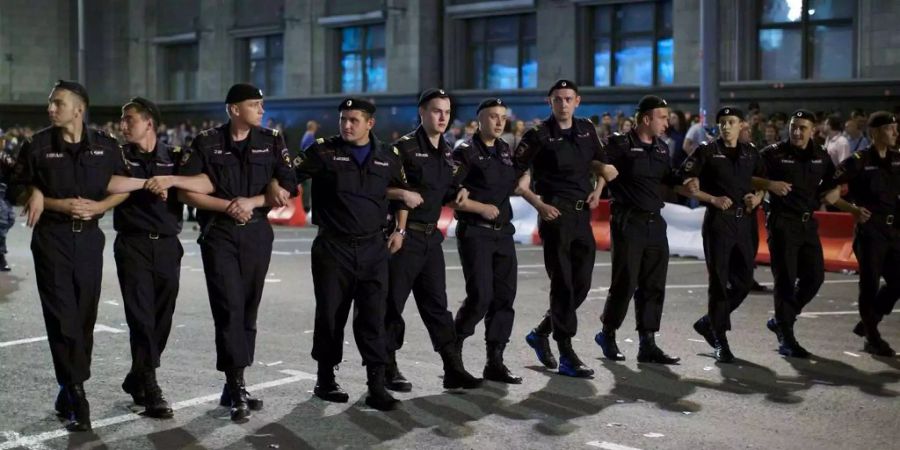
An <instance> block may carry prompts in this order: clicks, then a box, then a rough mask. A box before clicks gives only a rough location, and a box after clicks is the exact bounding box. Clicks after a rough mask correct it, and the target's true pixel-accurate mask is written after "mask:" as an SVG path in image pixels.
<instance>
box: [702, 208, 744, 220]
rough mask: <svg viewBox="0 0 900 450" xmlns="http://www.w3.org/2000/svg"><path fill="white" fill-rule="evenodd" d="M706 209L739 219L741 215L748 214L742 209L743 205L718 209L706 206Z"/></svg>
mask: <svg viewBox="0 0 900 450" xmlns="http://www.w3.org/2000/svg"><path fill="white" fill-rule="evenodd" d="M708 210H709V211H713V212H715V213H718V214H722V215H725V216H728V217H734V218H737V219H740V218H742V217H744V216H749V215H750V213H748V212H747V211H745V210H744V207H743V206H741V207H739V208H738V207H731V208H728V209H719V208H716V207H710V208H708Z"/></svg>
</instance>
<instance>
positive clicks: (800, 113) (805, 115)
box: [791, 109, 816, 123]
mask: <svg viewBox="0 0 900 450" xmlns="http://www.w3.org/2000/svg"><path fill="white" fill-rule="evenodd" d="M795 117H796V118H797V119H806V120H808V121H810V122H812V123H816V115H815V114H813V113H812V111H809V110H806V109H798V110H796V111H794V112H793V113H792V114H791V118H792V119H793V118H795Z"/></svg>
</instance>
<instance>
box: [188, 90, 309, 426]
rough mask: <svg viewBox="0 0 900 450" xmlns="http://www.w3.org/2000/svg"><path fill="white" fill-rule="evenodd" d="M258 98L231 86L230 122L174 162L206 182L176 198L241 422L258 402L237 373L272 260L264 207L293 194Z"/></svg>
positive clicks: (230, 400)
mask: <svg viewBox="0 0 900 450" xmlns="http://www.w3.org/2000/svg"><path fill="white" fill-rule="evenodd" d="M262 98H263V95H262V91H260V90H259V89H257V88H256V87H254V86H251V85H249V84H236V85H234V86H232V87H231V89H229V90H228V96H227V97H226V99H225V103H226V104H227V111H228V115H229V117H230V121H229V122H227V123H225V124H224V125H222V126H220V127H218V128H212V129H209V130H205V131H203V132H202V133H200V135H199V136H197V137H196V138H195V139H194V142H193V144H192V145H191V147H192V149H191V150H190V151H188V152H186V153H184V155H183V156H182V158H181V166H182V167H181V168H180V169H179V172H180V173H181V174H182V175H187V176H191V175H199V174H201V173H203V174H206V175H207V176H209V179H210V181H212V184H213V186H214V188H215V193H214V194H212V195H206V194H201V193H197V192H189V191H184V190H181V191H179V199H180V200H182V201H184V202H185V203H187V204H190V205H193V206H195V207H196V208H197V209H198V210H199V212H198V215H197V218H198V220H199V222H200V227H201V233H200V238H199V242H200V252H201V255H202V257H203V270H204V272H205V274H206V288H207V290H208V291H209V304H210V307H211V308H212V313H213V319H214V321H215V324H216V354H217V359H216V369H217V370H219V371H222V372H225V378H226V384H225V388H224V390H223V392H222V398H221V401H220V404H222V405H223V406H230V407H231V419H232V420H234V421H243V420H245V419H246V418H247V417H249V416H250V410H251V409H253V410H256V409H260V408H262V401H261V400H259V399H257V398H254V397H251V396H250V395H249V394H248V393H247V390H246V388H245V382H244V368H245V367H248V366H250V365H251V364H252V363H253V354H254V350H255V347H256V313H257V310H258V309H259V303H260V300H261V298H262V291H263V286H264V283H265V278H266V272H267V271H268V270H269V261H270V259H271V258H272V240H273V239H274V233H273V231H272V226H271V225H269V221H268V220H267V219H266V214H268V212H269V209H270V208H271V207H278V206H283V205H284V204H286V202H287V201H288V198H289V197H291V196H295V195H297V181H296V178H295V176H294V171H293V168H292V165H291V158H290V156H289V154H288V150H287V147H286V146H285V144H284V138H283V136H281V134H280V133H278V131H277V130H270V129H268V128H262V127H261V126H260V124H261V123H262V116H263V112H264V110H263V99H262Z"/></svg>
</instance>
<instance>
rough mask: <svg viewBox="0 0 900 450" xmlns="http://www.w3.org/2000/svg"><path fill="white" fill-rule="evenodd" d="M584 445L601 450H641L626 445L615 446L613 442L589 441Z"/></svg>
mask: <svg viewBox="0 0 900 450" xmlns="http://www.w3.org/2000/svg"><path fill="white" fill-rule="evenodd" d="M585 445H589V446H591V447H597V448H602V449H606V450H641V449H639V448H635V447H629V446H627V445H621V444H616V443H613V442H606V441H602V442H601V441H591V442H587V443H585Z"/></svg>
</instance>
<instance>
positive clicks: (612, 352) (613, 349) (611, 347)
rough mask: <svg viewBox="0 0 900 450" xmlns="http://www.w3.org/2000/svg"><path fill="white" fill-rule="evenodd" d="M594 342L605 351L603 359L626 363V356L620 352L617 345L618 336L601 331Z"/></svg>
mask: <svg viewBox="0 0 900 450" xmlns="http://www.w3.org/2000/svg"><path fill="white" fill-rule="evenodd" d="M594 342H596V343H597V345H599V346H600V349H601V350H602V351H603V357H604V358H606V359H609V360H612V361H625V355H623V354H622V352H621V351H619V345H618V344H616V334H615V333H614V332H605V333H604V332H603V331H600V332H599V333H597V335H596V336H594Z"/></svg>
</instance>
